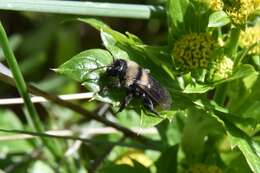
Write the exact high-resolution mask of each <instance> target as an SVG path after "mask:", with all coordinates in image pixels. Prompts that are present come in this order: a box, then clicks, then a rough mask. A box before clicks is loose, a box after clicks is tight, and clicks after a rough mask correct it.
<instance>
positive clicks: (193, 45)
mask: <svg viewBox="0 0 260 173" xmlns="http://www.w3.org/2000/svg"><path fill="white" fill-rule="evenodd" d="M215 47H216V41H215V40H214V39H213V38H212V37H211V36H210V35H208V34H206V33H199V34H198V33H191V34H187V35H184V36H183V37H182V38H181V39H179V40H177V41H176V43H175V44H174V47H173V50H172V54H173V57H174V58H175V60H176V61H177V62H178V63H180V64H181V67H182V68H183V69H185V70H192V69H196V68H198V67H202V68H208V65H209V62H210V55H211V54H212V52H213V49H214V48H215Z"/></svg>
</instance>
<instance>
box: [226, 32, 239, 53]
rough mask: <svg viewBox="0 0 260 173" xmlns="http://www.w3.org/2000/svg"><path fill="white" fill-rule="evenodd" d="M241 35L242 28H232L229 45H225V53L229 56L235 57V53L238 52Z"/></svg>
mask: <svg viewBox="0 0 260 173" xmlns="http://www.w3.org/2000/svg"><path fill="white" fill-rule="evenodd" d="M239 36H240V29H238V28H232V29H231V35H230V38H229V41H228V43H227V45H226V46H225V54H226V55H227V56H228V57H233V56H234V55H235V53H236V52H237V46H238V41H239Z"/></svg>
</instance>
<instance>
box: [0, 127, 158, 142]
mask: <svg viewBox="0 0 260 173" xmlns="http://www.w3.org/2000/svg"><path fill="white" fill-rule="evenodd" d="M131 130H132V131H134V132H136V133H138V132H140V128H139V127H134V128H131ZM44 133H46V134H51V135H55V136H71V135H73V134H74V133H73V131H72V130H66V129H64V130H50V131H46V132H44ZM80 133H82V134H84V136H93V135H107V134H118V133H120V132H119V131H118V130H116V129H114V128H112V127H95V128H83V129H82V130H81V131H80ZM157 133H158V132H157V130H156V128H144V129H142V131H141V133H140V134H150V135H155V134H157ZM35 137H36V136H33V135H29V134H15V135H0V141H13V140H15V141H16V140H25V139H32V138H35Z"/></svg>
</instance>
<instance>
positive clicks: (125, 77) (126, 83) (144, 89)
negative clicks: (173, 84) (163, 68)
mask: <svg viewBox="0 0 260 173" xmlns="http://www.w3.org/2000/svg"><path fill="white" fill-rule="evenodd" d="M106 74H107V75H108V76H113V77H117V78H118V79H119V86H120V87H121V88H124V89H126V97H125V98H124V99H123V100H122V101H121V103H120V108H119V110H118V112H121V111H122V110H123V109H124V108H125V107H126V106H127V105H128V104H129V103H130V102H131V100H132V99H133V98H134V97H139V98H141V99H142V100H143V102H144V106H145V107H146V109H148V110H149V111H150V112H152V113H154V114H156V115H159V114H158V112H157V111H156V110H155V107H157V106H159V107H160V108H161V109H169V108H170V106H171V104H172V99H171V96H170V94H169V92H168V90H167V89H166V88H165V87H163V86H161V84H160V83H159V82H158V81H157V80H156V79H155V78H154V77H152V76H151V75H150V73H149V70H148V69H144V68H142V67H141V66H139V65H138V64H137V63H135V62H134V61H128V60H123V59H116V60H114V61H113V62H112V63H111V64H110V65H108V66H107V69H106Z"/></svg>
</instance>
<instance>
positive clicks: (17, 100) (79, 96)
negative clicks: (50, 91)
mask: <svg viewBox="0 0 260 173" xmlns="http://www.w3.org/2000/svg"><path fill="white" fill-rule="evenodd" d="M93 95H94V93H92V92H87V93H76V94H66V95H60V96H58V97H59V98H60V99H62V100H80V99H90V98H92V97H93ZM31 101H32V102H33V103H42V102H48V101H49V100H47V99H45V98H44V97H40V96H33V97H31ZM23 103H24V100H23V99H22V98H21V97H19V98H6V99H0V105H13V104H23Z"/></svg>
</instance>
